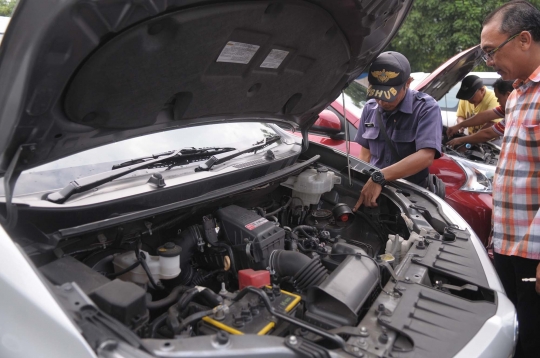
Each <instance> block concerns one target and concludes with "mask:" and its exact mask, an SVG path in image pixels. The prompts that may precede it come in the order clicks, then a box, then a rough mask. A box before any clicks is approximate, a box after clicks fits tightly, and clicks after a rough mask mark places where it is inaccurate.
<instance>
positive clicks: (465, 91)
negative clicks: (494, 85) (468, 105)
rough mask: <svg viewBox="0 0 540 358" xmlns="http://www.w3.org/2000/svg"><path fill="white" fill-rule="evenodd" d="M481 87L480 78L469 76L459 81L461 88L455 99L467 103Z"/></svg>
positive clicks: (482, 84) (482, 83)
mask: <svg viewBox="0 0 540 358" xmlns="http://www.w3.org/2000/svg"><path fill="white" fill-rule="evenodd" d="M482 87H484V81H482V79H481V78H480V77H478V76H475V75H469V76H467V77H465V78H464V79H463V80H462V81H461V87H460V88H459V91H458V93H457V94H456V98H457V99H463V100H465V101H468V100H469V99H471V98H472V96H474V94H475V93H476V91H478V90H479V89H480V88H482Z"/></svg>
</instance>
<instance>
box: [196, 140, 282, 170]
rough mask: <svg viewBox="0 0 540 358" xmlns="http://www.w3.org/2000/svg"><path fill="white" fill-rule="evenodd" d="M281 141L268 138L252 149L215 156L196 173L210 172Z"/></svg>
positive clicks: (199, 167) (200, 166)
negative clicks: (222, 164)
mask: <svg viewBox="0 0 540 358" xmlns="http://www.w3.org/2000/svg"><path fill="white" fill-rule="evenodd" d="M280 139H281V137H280V136H273V137H268V138H264V139H263V140H261V141H260V142H257V143H255V144H254V145H252V146H251V147H248V148H246V149H241V150H236V151H234V153H227V154H222V155H214V156H212V157H211V158H210V159H208V160H207V161H206V162H205V163H203V164H201V165H199V166H198V167H197V168H195V171H196V172H200V171H203V170H204V171H207V170H210V169H212V167H213V166H214V165H216V164H221V163H224V162H226V161H228V160H231V159H233V158H236V157H238V156H240V155H242V154H245V153H251V152H256V151H258V150H259V149H262V148H264V147H267V146H269V145H270V144H272V143H275V142H277V141H278V140H280Z"/></svg>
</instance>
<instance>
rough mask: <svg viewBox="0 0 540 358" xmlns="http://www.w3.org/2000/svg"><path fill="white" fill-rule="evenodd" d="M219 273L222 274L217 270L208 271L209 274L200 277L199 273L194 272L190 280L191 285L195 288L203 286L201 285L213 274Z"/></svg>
mask: <svg viewBox="0 0 540 358" xmlns="http://www.w3.org/2000/svg"><path fill="white" fill-rule="evenodd" d="M219 272H224V271H223V269H217V270H214V271H210V272H209V273H206V274H204V275H202V274H201V273H199V272H196V273H195V275H194V276H193V279H192V280H191V283H192V284H193V285H195V286H204V285H203V284H204V283H205V282H206V280H208V279H209V278H210V277H212V276H214V275H215V274H217V273H219Z"/></svg>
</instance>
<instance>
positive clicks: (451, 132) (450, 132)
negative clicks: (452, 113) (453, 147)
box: [446, 124, 463, 138]
mask: <svg viewBox="0 0 540 358" xmlns="http://www.w3.org/2000/svg"><path fill="white" fill-rule="evenodd" d="M458 132H463V129H462V128H461V126H460V125H459V124H456V125H455V126H452V127H448V128H447V129H446V135H447V136H448V138H452V137H453V136H454V135H456V133H458Z"/></svg>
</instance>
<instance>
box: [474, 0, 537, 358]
mask: <svg viewBox="0 0 540 358" xmlns="http://www.w3.org/2000/svg"><path fill="white" fill-rule="evenodd" d="M481 47H482V50H483V51H484V60H485V61H486V63H487V65H488V66H490V67H493V68H494V69H495V70H496V71H497V73H499V74H500V75H501V76H502V78H503V79H505V80H509V79H516V80H515V82H514V84H513V86H514V88H515V90H514V91H513V92H512V94H511V95H510V97H509V98H508V101H507V103H506V116H505V119H504V120H503V121H501V125H503V126H504V127H505V129H504V137H503V144H502V149H501V154H500V157H499V163H498V165H497V170H496V172H495V177H494V179H493V244H494V250H495V254H494V259H495V268H496V269H497V273H498V274H499V277H500V278H501V282H502V284H503V286H504V289H505V291H506V293H507V295H508V297H509V298H510V300H512V302H513V303H514V304H515V306H516V310H517V315H518V321H519V325H520V327H519V342H518V346H517V351H516V355H515V357H538V356H539V354H540V339H538V332H540V296H539V295H538V294H537V293H536V292H535V284H534V283H531V282H527V281H523V280H522V279H523V278H530V277H535V275H536V271H537V268H539V263H540V211H539V208H540V146H539V144H540V11H538V9H536V8H535V7H533V6H532V5H531V4H530V3H528V2H526V1H512V2H509V3H506V4H505V5H503V6H501V7H500V8H498V9H497V10H495V11H493V12H492V13H491V14H490V15H488V17H486V19H485V20H484V23H483V26H482V35H481ZM495 129H497V128H495Z"/></svg>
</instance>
